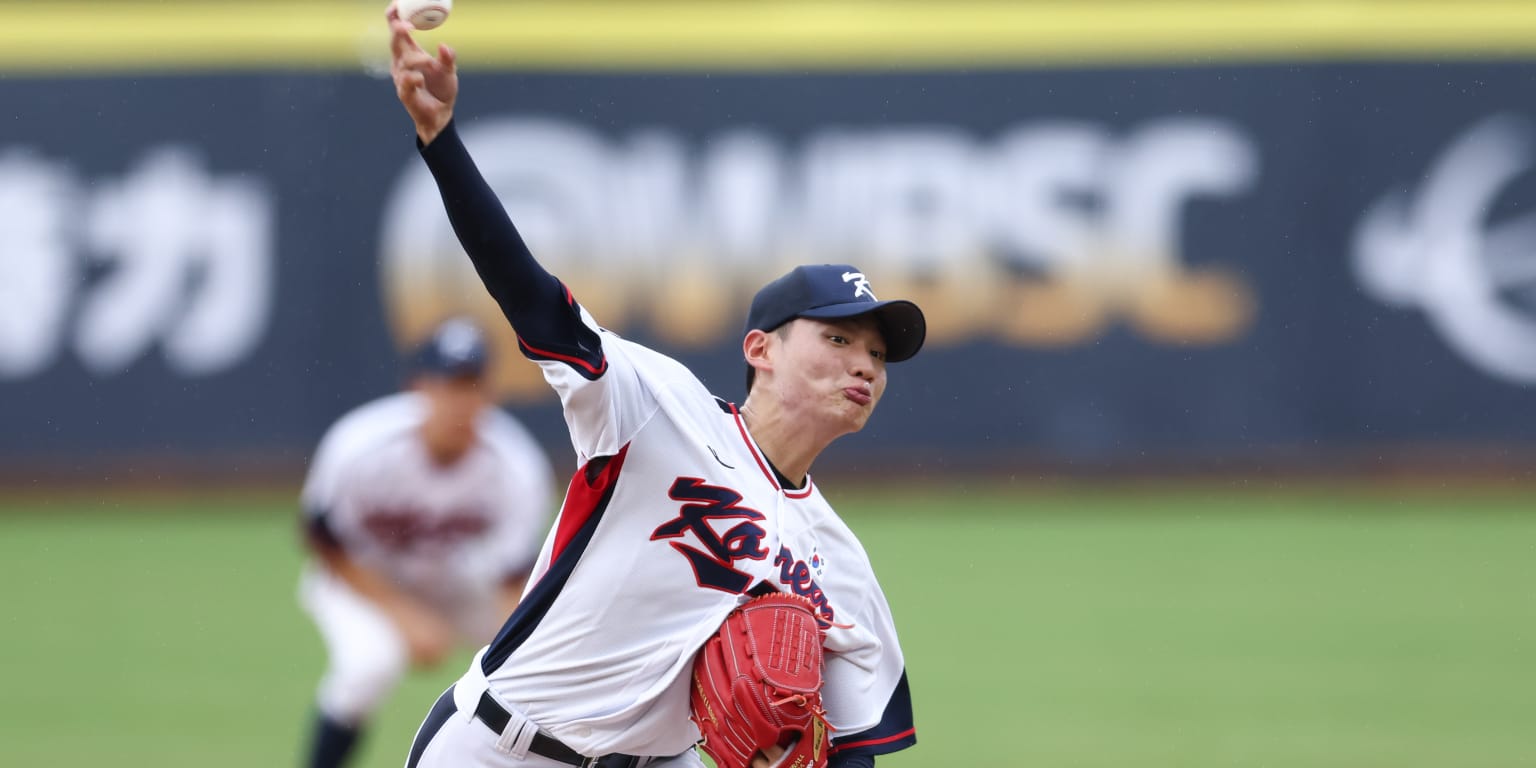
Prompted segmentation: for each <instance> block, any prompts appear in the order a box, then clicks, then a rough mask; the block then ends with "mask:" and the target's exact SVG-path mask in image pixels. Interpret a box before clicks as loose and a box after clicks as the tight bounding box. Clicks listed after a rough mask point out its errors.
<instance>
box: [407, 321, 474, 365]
mask: <svg viewBox="0 0 1536 768" xmlns="http://www.w3.org/2000/svg"><path fill="white" fill-rule="evenodd" d="M490 359H491V355H490V348H489V345H488V344H487V343H486V339H485V333H484V332H482V331H481V330H480V327H479V326H477V325H475V324H474V323H473V322H470V321H469V320H466V319H464V318H461V317H455V318H451V319H448V320H445V321H443V322H442V323H441V324H439V325H438V326H437V328H436V329H434V330H433V331H432V335H431V336H428V337H427V339H426V340H425V341H423V342H421V344H419V345H417V347H416V349H415V351H413V352H412V353H411V360H410V367H411V372H412V373H415V374H418V375H429V376H481V375H483V374H484V373H485V368H486V366H487V365H488V364H489V363H490Z"/></svg>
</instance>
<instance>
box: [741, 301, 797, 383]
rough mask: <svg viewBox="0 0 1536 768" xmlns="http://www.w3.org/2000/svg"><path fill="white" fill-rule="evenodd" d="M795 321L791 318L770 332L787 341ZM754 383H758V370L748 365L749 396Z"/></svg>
mask: <svg viewBox="0 0 1536 768" xmlns="http://www.w3.org/2000/svg"><path fill="white" fill-rule="evenodd" d="M794 319H795V318H790V319H789V320H787V321H785V322H784V324H783V325H780V326H779V327H777V328H774V329H773V330H772V331H770V333H777V334H778V335H779V338H780V339H787V338H789V323H790V322H791V321H793V320H794ZM754 381H757V369H756V368H753V367H752V364H751V363H747V394H748V395H750V394H752V382H754Z"/></svg>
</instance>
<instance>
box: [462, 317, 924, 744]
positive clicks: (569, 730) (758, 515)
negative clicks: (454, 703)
mask: <svg viewBox="0 0 1536 768" xmlns="http://www.w3.org/2000/svg"><path fill="white" fill-rule="evenodd" d="M581 319H582V321H583V322H584V323H586V324H587V326H588V327H590V328H592V329H594V330H596V331H597V332H598V333H599V335H600V338H601V343H602V358H601V362H600V364H598V365H595V366H594V365H592V364H591V363H589V362H585V361H583V360H579V359H574V358H572V357H570V356H567V355H557V354H555V353H548V352H542V351H541V350H539V349H535V348H533V347H531V346H529V345H528V344H527V343H525V345H524V351H525V352H526V353H527V354H528V355H529V356H530V357H532V358H533V359H535V360H536V361H538V362H539V364H540V366H541V367H542V368H543V371H544V375H545V377H546V379H547V380H548V381H549V383H550V384H551V385H552V386H553V387H554V388H555V390H556V391H557V392H558V393H559V395H560V398H561V401H562V404H563V407H564V411H565V417H566V421H567V423H568V425H569V428H570V434H571V440H572V445H573V447H574V448H575V450H576V453H577V456H578V459H579V462H580V463H581V464H582V465H583V470H580V471H578V472H577V474H576V477H575V478H574V479H573V480H572V483H571V487H570V489H569V491H568V493H567V496H566V500H565V504H564V507H563V509H562V510H561V512H560V517H559V520H558V522H557V524H556V526H555V528H554V529H553V530H552V531H551V532H550V535H549V537H548V539H547V540H546V541H545V542H544V546H543V549H542V550H541V551H540V553H539V559H538V563H537V566H536V569H535V572H534V576H533V578H534V579H535V581H533V582H532V583H531V586H530V588H529V590H528V591H527V593H526V594H525V595H524V599H523V604H522V605H520V606H519V607H518V610H517V612H516V613H514V614H513V616H512V618H511V619H510V620H509V621H508V623H507V625H506V626H505V627H504V628H503V629H502V631H501V633H500V634H499V635H498V636H497V638H496V640H495V641H494V642H493V643H492V644H491V645H490V646H488V647H487V648H486V649H485V650H484V651H483V652H482V656H481V657H480V659H479V663H480V666H481V669H482V671H483V672H484V673H485V676H486V678H487V681H488V684H489V686H490V687H491V688H492V689H493V690H494V692H495V693H496V694H497V695H498V696H500V697H501V698H502V700H504V701H507V702H512V703H514V704H515V705H517V706H518V707H519V708H520V709H521V710H522V711H523V712H524V713H525V714H526V715H527V716H528V717H529V718H530V719H531V720H532V721H533V722H535V723H538V724H539V725H540V726H541V727H542V728H543V729H544V730H546V731H548V732H549V733H550V734H552V735H553V736H555V737H556V738H558V739H559V740H560V741H562V742H564V743H566V744H567V745H569V746H570V747H572V748H574V749H576V750H577V751H579V752H582V753H583V754H590V755H600V754H607V753H613V752H618V753H625V754H633V755H672V754H676V753H679V752H683V751H684V750H687V749H689V748H690V747H691V746H692V745H693V744H694V742H696V741H697V740H698V737H699V734H698V731H697V729H696V728H695V727H694V725H693V723H692V722H691V721H690V720H689V701H688V682H689V678H690V675H691V671H692V667H691V662H692V659H693V656H694V654H695V652H696V651H697V650H698V648H699V647H700V646H701V645H702V644H703V642H704V641H705V640H706V639H707V638H708V637H709V636H711V635H712V634H714V632H715V631H716V630H717V629H718V627H719V626H720V624H721V622H722V621H723V620H724V619H725V617H726V615H727V614H728V613H730V611H731V610H732V609H733V608H735V607H736V606H737V605H738V604H740V602H741V601H742V600H743V599H744V598H743V593H744V592H746V591H747V590H748V589H749V588H751V587H753V586H754V585H757V584H759V583H760V582H765V581H766V582H768V583H769V584H771V585H772V586H774V587H775V588H777V589H779V590H782V591H787V592H794V593H797V594H800V595H804V596H806V597H807V598H809V599H810V600H811V601H812V602H814V603H815V605H816V606H817V609H818V610H819V611H820V613H821V616H822V617H823V618H824V619H825V620H826V621H827V622H828V623H829V624H830V629H829V631H828V634H827V641H826V648H827V651H828V656H827V665H826V685H825V688H824V691H823V697H824V698H823V701H824V704H825V706H826V709H827V714H828V719H829V721H830V722H831V724H832V725H833V726H834V727H835V728H837V729H838V733H839V735H842V734H857V733H859V732H861V731H865V730H867V729H871V728H873V727H875V726H876V725H877V724H881V722H882V715H883V713H884V712H885V711H886V709H887V706H888V704H890V703H891V702H892V701H893V699H894V698H898V697H899V698H900V699H901V701H900V705H899V707H898V708H904V711H905V714H904V719H905V721H906V722H907V723H908V724H907V725H905V726H902V727H903V728H904V730H901V731H899V732H898V735H896V736H893V737H891V738H889V739H887V738H882V739H880V741H881V742H886V741H893V740H895V739H897V738H902V739H909V738H911V729H910V724H909V723H910V702H909V700H908V699H907V693H906V686H905V680H904V676H903V659H902V654H901V649H900V647H899V645H898V643H897V639H896V631H895V627H894V625H893V623H892V620H891V616H890V610H889V607H888V605H887V603H886V600H885V596H884V594H883V593H882V592H881V590H880V585H879V584H878V583H877V582H876V580H875V575H874V572H873V570H872V568H871V566H870V563H869V559H868V557H867V555H866V554H865V552H864V549H863V547H862V546H861V545H860V544H859V542H858V540H857V539H856V538H855V537H854V535H853V533H852V532H851V531H850V530H849V529H848V527H847V526H846V525H845V524H844V523H843V521H842V520H841V519H839V518H838V517H837V515H836V514H835V513H834V512H833V511H832V509H831V507H830V506H829V505H828V504H827V502H826V500H825V499H823V498H822V496H821V493H820V492H819V491H818V490H817V489H816V488H815V486H814V485H813V484H812V483H811V482H810V480H809V479H808V480H807V482H806V487H804V488H801V489H794V488H787V487H785V485H784V482H783V480H782V479H781V478H780V477H779V476H778V475H777V473H776V471H775V470H774V469H773V468H772V467H771V466H770V465H769V463H768V462H767V461H766V460H765V459H764V457H763V455H762V454H761V452H760V451H759V450H758V448H757V446H756V444H755V443H754V442H753V440H752V437H751V435H750V434H749V433H748V432H747V429H746V425H745V423H744V422H743V420H742V418H741V416H740V415H739V414H738V413H737V412H736V409H735V407H734V406H731V405H729V404H727V403H725V402H723V401H721V400H718V399H717V398H715V397H714V396H713V395H711V394H710V393H709V392H708V391H707V390H706V389H705V388H704V386H703V384H702V383H700V382H699V381H698V380H697V379H696V378H695V377H694V376H693V374H692V373H690V372H689V371H688V370H687V369H686V368H684V367H683V366H682V365H681V364H679V363H677V362H676V361H673V360H672V359H670V358H668V357H665V356H663V355H661V354H659V353H657V352H654V351H652V350H650V349H647V348H646V347H643V346H640V345H638V344H635V343H632V342H629V341H626V340H624V339H621V338H619V337H618V336H616V335H613V334H611V333H608V332H606V331H602V330H601V329H599V328H598V327H597V325H596V324H595V322H593V320H592V318H591V317H590V316H589V315H587V314H586V313H585V311H581ZM601 457H612V458H611V459H607V460H604V459H603V458H601ZM898 686H899V687H900V691H899V692H898ZM464 706H465V703H464V702H461V709H462V708H463V707H464ZM468 706H469V707H470V709H469V710H467V711H472V707H473V704H472V702H469V703H468ZM898 719H902V718H898ZM871 743H874V742H871Z"/></svg>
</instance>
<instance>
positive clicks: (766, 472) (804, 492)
mask: <svg viewBox="0 0 1536 768" xmlns="http://www.w3.org/2000/svg"><path fill="white" fill-rule="evenodd" d="M731 414H732V415H734V416H735V417H736V429H738V430H740V431H741V441H742V442H744V443H746V444H747V450H749V451H751V452H752V458H754V459H757V468H758V469H760V470H762V471H763V477H766V478H768V482H770V483H772V484H773V488H774V490H777V491H783V492H784V495H785V496H788V497H789V498H791V499H803V498H806V497H807V496H810V495H811V478H810V476H809V475H807V476H806V478H805V487H804V488H801V489H800V490H798V491H797V490H792V489H791V490H785V489H784V488H783V487H782V486H780V485H779V479H778V478H777V477H774V476H773V470H771V469H769V468H768V462H767V460H765V459H764V458H763V456H762V454H760V453H758V452H757V446H756V445H754V444H753V443H752V436H751V435H748V434H747V424H746V422H744V421H742V420H741V411H739V410H737V409H736V405H735V404H734V403H733V404H731Z"/></svg>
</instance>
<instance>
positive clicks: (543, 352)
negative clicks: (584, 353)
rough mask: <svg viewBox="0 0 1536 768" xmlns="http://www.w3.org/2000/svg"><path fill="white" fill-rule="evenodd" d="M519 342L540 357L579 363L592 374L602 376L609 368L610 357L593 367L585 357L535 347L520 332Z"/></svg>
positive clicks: (574, 363) (570, 363)
mask: <svg viewBox="0 0 1536 768" xmlns="http://www.w3.org/2000/svg"><path fill="white" fill-rule="evenodd" d="M517 343H519V344H521V345H523V348H524V349H526V350H528V351H529V352H532V353H533V354H535V355H538V356H539V357H547V358H549V359H551V360H559V361H560V362H562V363H567V364H569V365H579V366H581V367H582V368H585V369H586V370H587V372H588V373H590V374H592V375H593V376H601V375H603V371H606V370H608V358H607V357H604V358H603V361H602V363H600V364H599V365H598V366H597V367H596V368H594V367H592V364H591V363H589V362H587V361H585V360H583V359H581V358H579V357H573V356H571V355H562V354H560V353H558V352H551V351H549V350H547V349H539V348H538V347H535V346H534V345H532V344H529V343H528V342H526V341H524V340H523V337H522V335H521V334H519V335H518V337H517Z"/></svg>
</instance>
